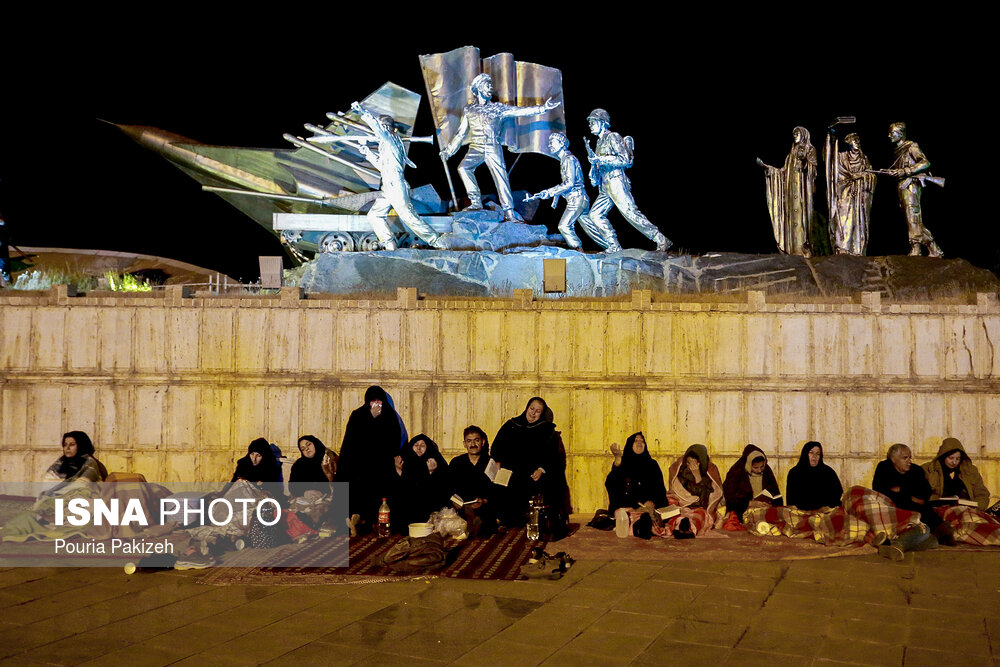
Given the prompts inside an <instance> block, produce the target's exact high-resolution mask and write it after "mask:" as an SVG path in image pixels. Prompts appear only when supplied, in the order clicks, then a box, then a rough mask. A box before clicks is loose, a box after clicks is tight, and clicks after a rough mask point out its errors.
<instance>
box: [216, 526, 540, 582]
mask: <svg viewBox="0 0 1000 667" xmlns="http://www.w3.org/2000/svg"><path fill="white" fill-rule="evenodd" d="M401 539H403V538H402V537H401V536H397V535H393V536H391V537H387V538H379V537H376V536H375V535H374V534H368V535H364V536H361V537H356V538H351V540H350V561H349V562H350V565H348V566H347V567H308V566H296V567H260V566H258V565H255V563H259V562H261V554H260V552H257V553H254V552H255V551H256V550H252V549H245V550H244V551H241V552H237V553H236V554H233V555H232V556H231V557H229V558H226V559H225V560H224V561H223V564H222V566H221V567H213V568H210V569H208V570H206V571H205V574H203V575H202V576H201V577H200V578H199V579H198V582H199V583H202V584H211V585H214V586H224V585H228V584H252V585H263V586H270V585H279V586H309V585H314V584H357V583H381V582H389V581H412V580H415V579H427V578H428V577H451V578H454V579H497V580H504V581H513V580H515V579H522V578H524V577H522V576H521V574H520V569H521V567H522V566H523V565H524V564H525V563H527V561H528V558H529V557H530V556H531V547H532V542H530V541H529V540H528V539H527V537H526V536H525V534H524V531H523V530H520V531H513V530H512V531H508V532H507V533H505V534H504V535H494V536H493V537H490V538H486V539H476V540H468V541H466V542H463V543H462V544H460V545H459V546H457V547H455V548H454V549H453V550H452V551H451V552H450V553H449V556H448V560H447V561H446V565H445V566H444V568H442V569H439V570H436V571H434V572H432V573H429V574H418V575H396V574H393V573H392V571H391V570H390V569H389V568H388V567H386V566H385V565H382V557H383V556H384V555H385V554H386V552H388V551H389V550H390V549H391V548H392V547H393V546H394V545H395V544H396V543H397V542H399V540H401ZM345 546H347V541H346V540H344V539H337V538H336V537H334V538H329V539H325V540H314V541H312V542H308V543H306V544H301V545H300V544H289V545H285V546H283V547H278V548H277V549H275V550H271V553H270V554H269V555H268V560H267V562H269V563H275V562H288V563H292V562H294V563H308V562H332V561H333V560H334V559H335V558H337V557H338V556H340V555H341V554H339V553H337V552H336V550H338V549H343V548H345Z"/></svg>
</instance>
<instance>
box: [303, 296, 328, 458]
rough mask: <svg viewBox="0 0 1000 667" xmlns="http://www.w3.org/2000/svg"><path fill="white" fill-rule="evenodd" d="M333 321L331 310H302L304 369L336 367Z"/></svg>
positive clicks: (311, 370) (314, 369) (326, 369)
mask: <svg viewBox="0 0 1000 667" xmlns="http://www.w3.org/2000/svg"><path fill="white" fill-rule="evenodd" d="M333 322H334V314H333V313H332V312H330V311H326V310H318V309H313V308H308V309H306V310H304V311H302V331H303V335H302V337H301V339H300V343H299V345H300V347H301V349H302V370H303V371H306V372H317V371H333V370H335V369H336V366H335V365H334V339H335V337H336V329H335V328H334V325H333ZM320 440H322V438H320ZM324 442H325V440H324Z"/></svg>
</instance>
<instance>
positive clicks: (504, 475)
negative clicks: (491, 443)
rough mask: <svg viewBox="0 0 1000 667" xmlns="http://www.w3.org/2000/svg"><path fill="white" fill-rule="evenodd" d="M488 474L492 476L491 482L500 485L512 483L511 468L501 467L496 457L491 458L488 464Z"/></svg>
mask: <svg viewBox="0 0 1000 667" xmlns="http://www.w3.org/2000/svg"><path fill="white" fill-rule="evenodd" d="M486 476H487V477H489V478H490V481H491V482H493V483H494V484H499V485H500V486H507V485H508V484H509V483H510V470H508V469H507V468H501V467H500V464H499V463H497V462H496V459H490V462H489V463H487V464H486Z"/></svg>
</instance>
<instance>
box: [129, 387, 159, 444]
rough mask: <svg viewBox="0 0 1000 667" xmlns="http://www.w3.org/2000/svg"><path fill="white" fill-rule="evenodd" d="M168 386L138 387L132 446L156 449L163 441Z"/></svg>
mask: <svg viewBox="0 0 1000 667" xmlns="http://www.w3.org/2000/svg"><path fill="white" fill-rule="evenodd" d="M166 394H167V387H136V390H135V422H134V428H133V433H134V435H133V438H132V443H131V444H132V446H133V447H135V448H136V449H156V448H158V447H159V446H160V445H161V444H162V443H163V421H164V419H163V417H164V414H163V408H164V404H165V403H166Z"/></svg>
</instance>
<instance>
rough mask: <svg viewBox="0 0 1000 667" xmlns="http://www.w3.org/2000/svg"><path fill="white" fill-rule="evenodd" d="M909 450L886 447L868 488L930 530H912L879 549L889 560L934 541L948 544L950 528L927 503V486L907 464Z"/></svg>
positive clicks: (917, 468)
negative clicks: (917, 517) (906, 511)
mask: <svg viewBox="0 0 1000 667" xmlns="http://www.w3.org/2000/svg"><path fill="white" fill-rule="evenodd" d="M912 458H913V455H912V453H911V452H910V448H909V447H907V446H906V445H903V444H900V443H897V444H895V445H893V446H892V447H890V448H889V451H888V453H887V454H886V458H885V460H884V461H881V462H880V463H879V464H878V465H877V466H876V467H875V476H874V478H873V479H872V488H873V489H874V490H875V491H878V492H879V493H881V494H883V495H885V496H888V497H889V500H891V501H892V502H893V504H894V505H895V506H896V507H898V508H899V509H903V510H908V511H911V512H917V513H919V514H920V520H921V521H922V522H923V523H924V524H926V525H927V526H928V527H929V528H930V529H931V534H930V535H926V534H924V533H922V532H918V531H916V530H911V531H908V532H906V533H903V534H902V535H900V536H899V538H898V539H895V540H893V541H892V542H891V543H890V544H888V545H886V544H883V545H881V546H880V547H879V553H880V554H881V555H883V556H886V557H887V558H892V559H893V560H901V559H902V557H903V552H904V551H916V550H919V549H928V548H930V547H932V546H935V544H936V542H937V541H938V540H941V541H942V542H948V541H950V528H949V526H948V525H947V524H945V523H943V522H942V521H941V518H940V517H939V516H938V515H937V514H936V513H935V512H934V510H933V509H932V508H931V507H930V506H929V505H928V504H927V501H928V500H929V499H930V497H931V486H930V484H928V482H927V475H926V474H925V473H924V470H923V468H921V467H920V466H914V465H912V464H911V460H912ZM935 538H937V539H935Z"/></svg>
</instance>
